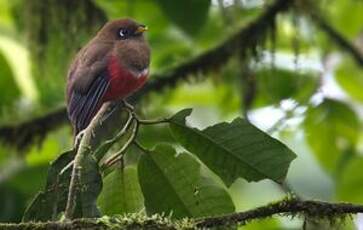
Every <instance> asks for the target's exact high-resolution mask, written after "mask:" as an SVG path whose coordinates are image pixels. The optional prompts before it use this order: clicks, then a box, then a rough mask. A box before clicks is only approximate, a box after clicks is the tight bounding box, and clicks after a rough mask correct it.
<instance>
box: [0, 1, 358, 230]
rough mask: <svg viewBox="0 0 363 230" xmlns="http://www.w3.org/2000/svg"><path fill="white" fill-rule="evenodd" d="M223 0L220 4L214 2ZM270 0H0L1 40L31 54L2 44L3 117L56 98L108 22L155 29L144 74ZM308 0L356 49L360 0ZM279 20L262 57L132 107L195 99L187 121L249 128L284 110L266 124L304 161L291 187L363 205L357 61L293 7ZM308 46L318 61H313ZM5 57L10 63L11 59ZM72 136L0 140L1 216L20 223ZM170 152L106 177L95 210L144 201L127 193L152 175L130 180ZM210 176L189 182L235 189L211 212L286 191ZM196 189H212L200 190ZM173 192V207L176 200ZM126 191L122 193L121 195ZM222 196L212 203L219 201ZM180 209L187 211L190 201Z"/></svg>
mask: <svg viewBox="0 0 363 230" xmlns="http://www.w3.org/2000/svg"><path fill="white" fill-rule="evenodd" d="M223 2H224V3H225V4H224V5H220V4H221V3H223ZM267 2H271V1H267V0H266V1H238V0H236V1H214V0H213V1H208V0H201V1H197V0H187V1H168V0H154V1H149V0H125V1H118V0H93V1H91V0H79V1H72V0H64V1H57V0H44V1H38V0H16V1H12V0H0V37H4V38H7V39H10V40H11V41H12V42H14V43H16V44H17V45H19V46H20V47H24V48H25V49H26V50H27V51H28V52H29V54H30V57H28V60H26V62H25V61H21V59H20V58H19V59H18V58H17V57H18V54H16V53H15V54H14V55H12V56H7V55H5V53H8V52H10V53H11V52H14V51H13V50H12V48H11V47H10V46H7V47H3V46H0V48H1V49H0V124H4V123H12V124H17V123H19V122H21V121H24V120H29V119H32V118H33V117H36V116H37V115H42V114H46V113H47V112H48V111H50V110H53V109H55V108H57V107H59V106H63V105H64V88H65V78H66V73H67V68H68V65H69V63H70V62H71V58H72V57H73V55H74V54H75V53H76V52H77V51H78V49H79V48H80V47H81V46H82V45H84V44H85V42H87V40H88V39H89V38H91V37H92V36H93V35H94V33H95V32H96V31H97V30H98V29H99V28H100V26H101V25H102V24H103V23H104V22H105V21H107V20H108V19H114V18H119V17H132V18H135V19H137V20H138V21H140V22H142V23H144V24H146V25H147V26H148V27H149V29H150V30H149V32H148V35H147V39H148V41H149V42H150V45H151V47H152V63H151V71H152V73H163V72H164V71H165V70H168V69H172V68H173V67H175V66H177V65H179V64H181V63H183V62H184V61H186V60H189V58H191V57H193V56H195V55H197V54H200V53H203V52H204V51H206V50H209V49H212V48H213V47H215V45H217V44H219V43H220V42H223V41H225V39H227V38H228V37H229V36H230V35H231V34H234V33H236V32H237V30H238V29H239V28H241V27H243V26H244V25H247V24H248V23H249V22H250V21H252V20H254V19H255V18H256V16H258V15H259V14H260V13H261V12H263V9H264V4H265V3H267ZM302 2H304V1H302ZM313 3H314V6H315V7H317V8H320V9H321V11H319V13H321V15H322V16H323V17H325V18H326V19H327V21H328V22H329V23H330V24H331V25H332V26H333V27H334V28H335V29H336V30H337V31H339V32H340V33H341V34H342V36H344V37H345V38H347V39H349V41H350V42H352V43H355V45H356V47H357V49H359V48H358V47H363V45H362V44H361V43H362V33H361V32H362V29H363V23H362V22H363V18H362V17H363V14H362V12H363V2H362V1H355V0H334V1H326V0H320V1H314V2H313ZM276 22H277V23H276V29H275V30H274V32H275V33H274V35H273V34H271V36H270V37H269V38H268V39H267V41H266V43H265V44H260V46H259V47H258V50H259V51H261V52H260V53H259V55H258V57H259V58H257V59H256V57H250V56H248V57H246V59H247V60H243V63H242V60H240V57H238V56H237V55H236V57H234V58H233V59H232V60H231V61H230V62H228V63H227V64H226V65H225V66H224V67H223V68H221V69H215V70H214V71H211V72H209V73H200V74H205V75H208V79H207V80H204V81H201V80H199V78H198V74H196V75H195V76H192V77H191V78H190V81H189V82H180V83H178V84H177V85H176V86H175V87H173V88H170V89H167V90H165V91H162V92H154V93H152V94H151V95H150V96H149V97H148V98H143V100H142V101H141V102H140V104H139V105H138V109H139V112H140V113H141V115H142V116H143V117H145V118H152V117H162V116H167V115H170V114H172V113H173V112H175V111H178V110H180V109H182V108H185V107H194V108H196V109H195V116H193V118H192V119H190V120H188V122H190V123H192V124H193V125H195V126H197V127H199V128H205V126H206V125H207V124H211V123H213V122H216V121H221V120H231V118H234V117H236V116H239V115H241V114H244V115H246V114H248V116H249V117H248V118H249V119H250V120H251V121H252V122H253V123H254V124H255V125H256V126H258V127H260V128H261V129H263V130H268V129H269V128H271V127H274V124H275V123H276V122H278V121H279V120H280V119H281V120H282V123H283V125H281V124H280V125H279V127H278V128H277V129H273V130H272V131H271V130H270V131H271V132H273V134H274V135H275V136H276V137H277V138H278V139H279V140H280V141H282V142H283V143H285V144H286V145H288V146H290V147H291V148H292V150H293V151H294V152H295V153H296V154H297V155H298V159H300V158H301V160H299V161H296V162H295V163H294V164H292V166H291V169H290V171H292V173H290V174H288V177H287V180H288V181H293V182H294V183H292V184H303V185H304V190H301V191H300V190H299V189H298V187H296V188H295V187H292V189H293V190H294V191H295V193H296V194H298V195H299V196H302V197H304V198H315V197H328V199H329V201H350V202H357V203H362V202H363V196H362V195H361V194H362V189H363V178H362V173H361V168H362V166H363V165H362V164H363V161H362V159H361V154H362V146H363V145H362V138H361V137H362V129H361V127H362V121H361V113H362V112H361V111H362V108H363V107H362V100H363V92H362V90H361V89H362V86H363V74H362V66H359V65H357V64H356V63H355V62H354V61H353V59H352V58H351V57H350V55H349V53H345V54H343V52H341V50H338V49H337V48H336V47H337V46H335V44H334V43H333V42H332V41H333V40H332V39H331V38H330V37H329V36H327V35H326V34H325V33H324V32H323V31H320V30H319V27H317V26H316V25H315V24H314V22H313V21H311V20H310V18H309V17H306V16H304V15H299V14H298V13H297V11H290V12H289V13H287V14H284V15H279V17H278V18H277V21H276ZM4 49H7V50H4ZM361 51H362V50H361ZM264 53H268V54H269V55H270V54H271V56H272V57H273V58H271V59H272V60H269V59H268V58H265V55H263V54H264ZM282 53H283V54H285V56H286V57H287V58H281V56H279V54H282ZM361 53H363V52H361ZM21 55H23V54H21ZM314 55H315V56H316V55H317V56H318V57H319V58H318V59H316V58H311V57H312V56H314ZM19 56H20V54H19ZM9 58H12V59H13V60H9ZM10 63H17V67H14V66H13V65H10ZM246 63H247V64H246ZM256 63H257V64H256ZM297 63H299V64H300V65H297ZM29 64H30V65H31V72H30V73H28V74H24V76H23V77H25V78H26V80H23V81H22V80H20V81H19V79H21V78H17V75H16V71H17V68H19V69H22V67H23V66H26V65H29ZM242 67H244V68H242ZM24 69H25V68H24ZM211 69H213V68H211ZM245 69H248V71H247V72H248V73H246V71H244V70H245ZM246 79H248V81H246ZM27 82H31V83H32V84H34V85H35V87H34V88H35V89H34V90H35V91H36V94H38V95H39V98H37V97H35V96H34V97H32V96H29V95H31V94H29V93H26V92H24V90H23V89H24V88H27V87H28V86H27V85H24V84H29V83H27ZM246 82H248V84H247V83H246ZM246 86H247V87H246ZM246 98H249V100H247V101H246ZM246 103H249V105H246ZM291 103H292V104H294V105H296V108H293V110H292V111H290V107H289V106H288V105H289V104H291ZM246 109H248V111H246ZM278 124H279V123H278ZM139 135H140V137H141V138H140V142H141V143H142V144H143V145H145V146H147V147H148V148H152V147H153V146H154V145H155V144H156V143H157V142H168V143H169V144H172V145H175V143H176V142H175V141H174V140H173V139H172V138H170V132H169V129H168V128H167V127H154V126H153V127H146V128H145V129H142V130H141V132H140V134H139ZM291 140H298V142H299V143H300V144H301V146H303V147H301V146H300V147H299V145H294V144H293V141H291ZM71 145H72V134H71V131H70V129H69V128H68V127H66V128H62V129H60V130H58V131H56V132H53V133H51V134H49V135H48V136H47V138H46V139H45V141H44V143H43V144H41V145H34V146H32V148H31V149H30V150H27V152H25V153H18V152H16V151H14V150H13V149H11V148H9V147H8V146H6V145H5V143H3V144H2V145H1V146H0V203H1V204H2V205H1V206H0V221H2V222H6V221H13V222H16V221H20V220H21V218H22V215H23V213H24V210H25V208H26V207H27V206H28V204H29V203H30V202H31V200H32V199H33V197H34V196H35V194H37V193H38V191H40V190H41V189H42V188H44V185H45V182H46V177H47V168H48V166H49V162H50V161H52V160H55V159H56V158H57V157H58V156H59V154H60V153H61V152H63V151H65V150H67V149H69V148H70V147H71ZM295 146H298V147H296V148H295ZM169 150H170V149H169ZM169 150H168V151H169ZM170 151H173V150H170ZM160 154H162V153H160ZM306 155H309V156H310V158H311V159H312V160H306V159H310V158H307V157H306ZM168 157H170V156H166V157H165V158H162V159H161V158H158V156H155V158H157V159H154V160H153V159H150V158H151V157H145V156H144V157H143V158H142V159H141V161H142V162H144V164H143V165H142V166H139V168H136V167H135V165H131V166H128V167H126V169H125V170H124V171H123V172H121V171H113V172H112V173H110V174H108V175H107V176H106V177H105V179H104V190H103V191H102V192H101V196H100V197H99V199H98V201H97V202H98V204H99V206H100V210H101V211H102V212H103V213H106V214H115V213H125V212H130V211H135V212H137V211H139V210H140V209H142V204H143V199H144V198H143V197H141V193H140V196H138V197H129V195H130V193H129V191H130V189H131V190H133V191H139V190H150V191H151V192H153V193H156V191H157V188H155V187H152V186H154V185H149V184H147V181H143V182H142V183H141V185H139V184H138V183H136V179H137V178H138V177H139V176H140V174H143V175H145V177H147V176H151V175H149V174H148V173H149V172H148V170H154V171H157V170H158V168H157V164H156V163H160V164H166V163H165V162H163V161H167V160H170V159H168ZM135 158H136V157H135ZM179 158H182V160H181V163H182V164H184V163H185V164H187V165H188V166H189V167H190V168H187V169H186V170H194V169H195V168H197V169H198V170H199V168H200V165H199V164H200V162H199V161H196V160H195V159H194V158H193V157H192V156H190V155H188V154H186V153H183V154H181V155H180V156H179ZM136 160H137V159H133V161H136ZM184 161H185V162H184ZM145 162H154V164H151V163H148V164H146V163H145ZM172 163H173V161H172V160H170V164H171V166H170V167H174V166H173V165H172ZM179 163H180V162H179ZM297 164H299V166H301V167H297V166H298V165H297ZM312 165H317V167H319V175H318V176H316V177H310V178H306V176H305V172H304V171H301V170H300V171H298V170H297V169H295V168H303V169H304V170H311V168H312V167H313V166H312ZM202 166H204V165H202ZM148 167H150V169H149V168H148ZM202 169H203V167H202ZM158 172H159V173H160V174H158V177H156V178H154V179H155V180H156V181H158V180H163V179H165V178H164V177H165V175H163V174H162V171H158ZM174 173H175V174H172V175H169V176H174V177H177V176H180V175H178V173H179V172H177V171H175V172H174ZM180 173H182V172H180ZM183 173H185V172H183ZM208 173H209V174H212V175H209V177H208V180H209V179H211V178H213V181H212V182H210V181H209V182H208V183H207V182H206V184H205V181H203V178H189V179H194V180H195V181H197V182H196V183H200V187H202V188H204V187H203V186H205V187H213V189H214V190H215V191H216V192H219V193H223V194H231V193H233V196H232V197H233V203H232V201H227V203H228V205H227V206H228V207H221V208H220V210H222V211H221V212H218V211H220V210H219V209H218V208H212V209H211V210H209V211H210V213H209V214H217V213H226V212H232V211H233V210H234V209H235V210H236V211H241V210H242V209H246V208H252V207H255V206H257V205H261V204H263V203H261V202H259V200H263V201H266V200H271V199H269V198H270V197H271V193H272V191H273V193H274V196H279V195H280V196H282V195H283V193H284V191H282V190H280V189H277V188H276V185H274V184H269V183H265V182H264V181H262V182H256V183H244V182H242V180H237V181H235V182H234V183H233V184H232V187H230V188H225V187H224V186H223V185H222V182H221V181H220V180H219V178H217V176H216V175H214V174H213V173H211V172H208ZM304 176H305V177H304ZM320 180H324V181H320ZM307 181H308V183H307ZM326 181H333V186H326V184H328V183H325V182H326ZM318 185H320V186H321V187H319V189H316V188H315V187H313V186H318ZM176 186H181V184H176ZM259 186H260V187H259ZM261 188H263V189H261ZM214 190H213V191H214ZM266 191H269V192H266ZM270 191H271V192H270ZM314 192H315V194H314ZM114 193H117V194H124V195H123V196H122V199H121V198H120V197H119V198H120V200H118V199H115V200H110V199H111V198H110V197H113V196H114V195H113V194H114ZM136 193H137V192H135V193H132V194H136ZM318 193H321V194H318ZM176 194H177V193H176ZM200 194H201V195H200V196H205V197H208V196H210V194H209V192H208V191H207V190H206V191H205V193H203V191H202V192H200ZM236 194H237V195H236ZM311 194H313V195H311ZM327 194H329V195H327ZM331 194H332V195H331ZM157 195H159V196H166V194H157ZM170 199H174V200H173V202H175V203H176V205H180V201H178V200H177V199H176V198H175V197H174V198H173V197H171V198H170ZM191 199H192V200H193V199H195V197H192V198H191ZM226 199H229V195H228V196H226ZM122 200H126V201H128V202H126V203H122ZM193 201H194V200H193ZM178 202H179V203H178ZM218 202H219V201H216V203H215V206H216V207H220V206H219V203H218ZM140 204H141V205H140ZM145 204H146V205H148V207H149V209H148V210H155V211H157V210H158V208H160V206H158V204H154V203H150V197H145ZM62 205H63V206H64V204H62ZM140 206H141V208H140ZM203 208H205V209H206V210H207V209H208V207H203ZM187 211H188V212H190V213H192V214H193V212H192V211H193V210H187ZM187 211H186V212H187ZM360 221H362V220H360ZM301 224H302V220H301V219H298V221H295V222H293V223H291V222H290V221H289V220H286V219H284V218H273V219H271V220H266V221H258V222H256V223H253V224H250V225H248V226H247V227H246V228H243V229H249V230H250V229H285V228H286V229H289V228H296V227H299V226H301ZM352 225H353V224H352ZM352 228H353V227H352ZM311 229H314V227H311ZM315 229H317V228H315Z"/></svg>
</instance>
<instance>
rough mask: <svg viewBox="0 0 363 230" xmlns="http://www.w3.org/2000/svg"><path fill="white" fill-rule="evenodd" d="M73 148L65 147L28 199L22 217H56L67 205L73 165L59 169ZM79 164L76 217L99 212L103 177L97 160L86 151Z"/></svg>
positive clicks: (72, 155)
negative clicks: (42, 188) (98, 201)
mask: <svg viewBox="0 0 363 230" xmlns="http://www.w3.org/2000/svg"><path fill="white" fill-rule="evenodd" d="M73 158H74V152H73V151H68V152H65V153H63V154H62V155H60V156H59V157H58V158H57V159H56V160H55V161H54V162H53V163H52V164H51V166H50V168H49V171H48V178H47V183H46V186H45V189H44V190H43V191H41V192H39V193H38V195H37V196H36V197H35V198H34V200H33V201H32V202H31V204H30V205H29V207H28V208H27V210H26V211H25V213H24V216H23V221H48V220H55V219H57V218H58V217H59V214H60V213H61V212H63V211H64V210H65V208H66V203H67V197H68V186H69V183H70V179H71V172H72V170H71V169H72V167H69V168H68V170H65V172H64V173H63V174H61V175H60V172H61V171H62V170H63V169H64V168H65V167H66V166H67V165H68V164H69V163H70V162H71V161H72V160H73ZM83 163H84V164H83V165H82V171H81V175H80V176H81V181H80V184H79V185H78V186H79V188H81V189H80V190H79V193H78V196H77V198H78V199H77V201H76V209H75V217H95V216H99V211H98V209H97V206H96V200H97V197H98V195H99V193H100V192H101V189H102V178H101V175H100V174H99V171H98V164H97V163H96V162H95V161H94V160H93V158H92V157H91V156H90V155H88V156H87V157H86V158H85V160H84V162H83Z"/></svg>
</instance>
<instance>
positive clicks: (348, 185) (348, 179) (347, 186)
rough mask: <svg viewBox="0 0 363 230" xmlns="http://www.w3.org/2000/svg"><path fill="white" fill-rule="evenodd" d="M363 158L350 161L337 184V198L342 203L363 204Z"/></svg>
mask: <svg viewBox="0 0 363 230" xmlns="http://www.w3.org/2000/svg"><path fill="white" fill-rule="evenodd" d="M362 167H363V158H362V157H356V158H353V159H352V160H350V161H349V164H347V165H346V167H345V170H344V171H343V173H342V174H341V177H340V178H339V180H338V182H337V198H338V200H340V201H346V202H353V203H363V174H362Z"/></svg>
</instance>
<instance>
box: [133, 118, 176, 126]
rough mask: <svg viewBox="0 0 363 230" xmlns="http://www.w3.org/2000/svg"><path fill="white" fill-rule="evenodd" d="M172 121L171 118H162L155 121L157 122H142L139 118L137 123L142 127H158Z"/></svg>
mask: <svg viewBox="0 0 363 230" xmlns="http://www.w3.org/2000/svg"><path fill="white" fill-rule="evenodd" d="M169 121H170V118H161V119H155V120H142V119H139V118H137V122H138V123H139V124H140V125H157V124H162V123H167V122H169Z"/></svg>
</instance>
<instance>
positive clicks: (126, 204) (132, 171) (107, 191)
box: [98, 166, 144, 215]
mask: <svg viewBox="0 0 363 230" xmlns="http://www.w3.org/2000/svg"><path fill="white" fill-rule="evenodd" d="M103 184H104V186H103V189H102V192H101V194H100V196H99V198H98V205H99V207H100V210H101V212H102V214H103V215H114V214H124V213H132V212H138V211H140V210H141V209H142V208H143V204H144V198H143V196H142V193H141V188H140V185H139V182H138V177H137V169H136V168H135V167H134V166H127V167H126V168H124V169H120V168H118V169H116V170H114V171H113V172H111V173H110V174H108V175H107V176H106V177H105V178H104V181H103Z"/></svg>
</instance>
